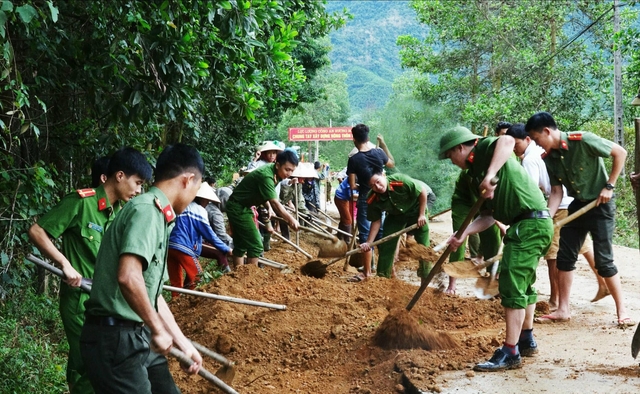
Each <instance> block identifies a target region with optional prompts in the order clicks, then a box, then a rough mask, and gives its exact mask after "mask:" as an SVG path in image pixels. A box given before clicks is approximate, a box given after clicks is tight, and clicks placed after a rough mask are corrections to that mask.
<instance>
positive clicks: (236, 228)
mask: <svg viewBox="0 0 640 394" xmlns="http://www.w3.org/2000/svg"><path fill="white" fill-rule="evenodd" d="M297 165H298V157H297V156H296V154H295V153H294V152H292V151H289V150H285V151H283V152H280V153H278V156H276V162H275V163H273V164H267V165H264V166H262V167H260V168H258V169H255V170H253V171H251V172H250V173H249V174H247V175H246V176H245V177H244V178H243V179H242V181H241V182H240V183H239V184H238V186H236V188H235V189H233V193H232V194H231V197H229V201H228V202H227V217H228V218H229V225H230V226H231V231H232V237H233V260H234V264H235V265H236V266H238V265H242V264H244V254H245V252H246V254H247V262H246V263H247V264H258V257H260V254H261V253H262V251H263V245H262V238H261V237H260V233H259V232H258V229H257V228H256V225H255V222H254V221H253V211H252V209H251V207H252V206H257V205H260V204H264V203H265V202H267V203H268V204H269V205H270V206H271V208H272V209H273V210H275V211H276V213H278V214H279V215H280V217H281V218H283V219H285V220H286V222H287V223H288V224H289V226H291V228H293V230H294V231H298V221H297V220H296V219H295V218H294V217H293V216H291V214H290V213H289V212H287V210H286V209H285V208H284V207H283V206H282V204H280V200H279V198H278V195H277V194H276V185H277V184H278V183H279V182H280V181H282V180H283V179H286V178H289V177H290V176H291V174H292V173H293V171H294V170H295V169H296V167H297ZM271 231H273V230H271Z"/></svg>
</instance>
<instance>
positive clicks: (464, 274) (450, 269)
mask: <svg viewBox="0 0 640 394" xmlns="http://www.w3.org/2000/svg"><path fill="white" fill-rule="evenodd" d="M595 205H596V204H595V201H592V202H590V203H589V204H587V205H585V206H584V207H582V208H580V209H579V210H577V211H575V212H574V213H572V214H571V215H569V216H567V217H566V218H564V219H561V220H558V221H557V222H555V223H553V226H554V227H555V228H558V227H562V226H564V225H565V224H567V223H569V222H570V221H572V220H574V219H577V218H578V217H579V216H582V215H583V214H584V213H586V212H587V211H589V210H590V209H592V208H593V207H595ZM438 246H440V245H438ZM436 248H437V247H436ZM434 250H435V248H434ZM501 257H502V254H501V253H500V254H498V255H497V256H495V257H492V258H490V259H489V260H486V261H485V262H484V263H482V264H479V265H476V264H474V263H473V262H472V261H467V260H465V261H456V262H455V263H450V264H444V265H443V266H442V267H443V270H444V272H446V273H447V275H449V276H452V277H454V278H464V279H466V278H480V277H481V275H480V272H479V271H480V270H481V269H482V268H485V267H488V266H489V265H491V264H492V263H494V262H495V261H497V260H500V258H501ZM487 263H488V264H487Z"/></svg>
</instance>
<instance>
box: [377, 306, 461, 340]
mask: <svg viewBox="0 0 640 394" xmlns="http://www.w3.org/2000/svg"><path fill="white" fill-rule="evenodd" d="M373 343H375V344H376V345H378V346H380V347H381V348H383V349H425V350H443V349H452V348H455V347H457V346H458V344H457V343H456V340H455V339H454V338H453V337H451V336H450V335H449V334H447V333H439V332H431V331H429V330H428V329H427V328H425V327H424V326H422V325H419V324H418V322H417V321H416V320H415V319H414V318H413V317H412V316H411V315H410V313H409V312H408V311H407V310H406V309H404V308H397V309H393V310H391V311H390V312H389V315H387V317H385V319H384V321H383V322H382V324H380V327H378V329H377V330H376V333H375V334H374V335H373Z"/></svg>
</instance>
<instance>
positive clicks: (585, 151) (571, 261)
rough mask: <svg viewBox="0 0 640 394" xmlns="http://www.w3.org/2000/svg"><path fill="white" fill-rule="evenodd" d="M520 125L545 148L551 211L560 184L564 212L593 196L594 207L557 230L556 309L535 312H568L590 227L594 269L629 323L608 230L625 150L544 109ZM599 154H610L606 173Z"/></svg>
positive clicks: (553, 317) (562, 317)
mask: <svg viewBox="0 0 640 394" xmlns="http://www.w3.org/2000/svg"><path fill="white" fill-rule="evenodd" d="M525 130H526V131H527V133H528V134H529V136H530V137H531V139H532V140H534V141H535V142H536V144H538V145H539V146H540V147H542V148H543V149H544V150H545V151H546V156H545V157H544V162H545V164H546V166H547V172H548V173H549V180H550V181H551V195H550V196H549V211H550V212H551V214H555V212H556V211H557V209H558V206H559V205H560V201H561V200H562V185H564V186H565V187H566V188H567V193H568V194H569V195H570V196H571V197H573V198H574V200H573V202H572V203H571V204H570V205H569V207H568V211H569V214H571V213H573V212H575V211H577V210H578V209H580V208H582V207H583V206H585V205H587V204H589V203H590V202H591V201H593V200H597V206H596V207H595V208H593V209H592V210H590V211H589V212H587V213H585V214H584V215H582V216H581V217H579V218H577V219H576V220H574V221H572V222H571V223H569V224H567V225H565V226H564V227H562V229H561V230H560V247H559V250H558V257H557V266H558V309H557V310H556V311H555V312H553V313H551V314H549V315H546V316H542V317H540V318H539V319H538V321H539V322H541V323H542V322H545V323H546V322H549V321H566V320H569V318H570V317H571V310H570V302H569V296H570V293H571V285H572V283H573V277H574V272H575V271H574V270H575V263H576V260H577V258H578V252H579V251H580V248H581V246H582V244H583V243H584V239H585V237H586V236H587V233H591V236H592V238H593V250H594V253H595V261H596V269H597V270H598V274H599V275H600V276H602V277H603V278H604V279H605V282H606V283H607V287H608V288H609V291H610V292H611V296H612V297H613V299H614V301H615V304H616V310H617V314H618V325H621V326H632V325H635V322H633V321H632V320H631V318H630V317H629V315H628V313H627V311H626V308H625V305H624V300H623V296H622V289H621V285H620V275H618V269H617V268H616V266H615V264H614V263H613V241H612V236H613V227H614V224H615V210H616V205H615V201H614V199H613V197H614V196H613V189H614V188H615V184H616V181H617V180H618V176H619V175H620V172H621V171H622V169H623V167H624V161H625V159H626V157H627V152H626V151H625V150H624V148H622V147H621V146H620V145H618V144H616V143H613V142H611V141H608V140H606V139H604V138H600V137H598V136H597V135H595V134H592V133H587V132H576V133H566V132H562V131H560V130H558V127H557V125H556V122H555V120H554V119H553V117H552V116H551V114H549V113H547V112H539V113H537V114H535V115H533V116H531V117H530V118H529V120H528V121H527V124H526V125H525ZM603 157H612V158H613V164H612V166H611V172H610V173H609V174H607V172H606V170H605V167H604V160H603Z"/></svg>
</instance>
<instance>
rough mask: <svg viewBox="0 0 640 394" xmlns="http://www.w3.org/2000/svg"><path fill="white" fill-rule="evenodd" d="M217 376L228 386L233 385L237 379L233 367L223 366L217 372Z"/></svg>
mask: <svg viewBox="0 0 640 394" xmlns="http://www.w3.org/2000/svg"><path fill="white" fill-rule="evenodd" d="M216 376H217V377H218V378H219V379H220V380H222V381H223V382H225V383H226V384H229V385H230V384H231V383H233V378H235V377H236V369H235V368H234V367H233V366H232V365H223V366H222V367H220V368H219V369H218V370H217V371H216Z"/></svg>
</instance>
